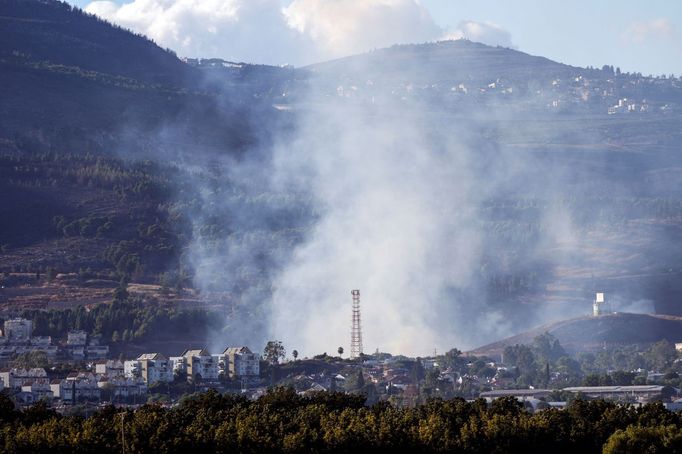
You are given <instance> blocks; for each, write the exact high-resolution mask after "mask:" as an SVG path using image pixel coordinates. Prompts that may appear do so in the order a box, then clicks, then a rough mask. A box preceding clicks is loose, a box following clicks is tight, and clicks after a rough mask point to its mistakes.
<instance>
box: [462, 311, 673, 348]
mask: <svg viewBox="0 0 682 454" xmlns="http://www.w3.org/2000/svg"><path fill="white" fill-rule="evenodd" d="M543 333H549V334H551V335H553V336H554V337H556V338H557V339H558V340H559V342H561V345H562V346H563V347H564V348H565V349H566V350H567V351H568V352H571V353H575V352H583V351H596V350H601V349H604V348H605V347H607V346H608V347H613V346H619V345H628V344H641V345H646V344H652V343H655V342H658V341H661V340H667V341H668V342H672V343H676V342H682V334H681V333H682V317H676V316H670V315H660V314H628V313H613V314H605V315H601V316H599V317H578V318H573V319H569V320H562V321H559V322H553V323H548V324H545V325H542V326H539V327H537V328H534V329H531V330H529V331H525V332H523V333H521V334H517V335H515V336H512V337H508V338H506V339H502V340H500V341H497V342H493V343H492V344H488V345H484V346H481V347H478V348H476V349H474V350H471V351H470V352H469V353H470V354H472V355H488V356H499V355H500V354H502V352H503V351H504V349H505V348H506V347H507V346H511V345H516V344H525V345H531V344H532V343H533V339H535V337H536V336H539V335H541V334H543Z"/></svg>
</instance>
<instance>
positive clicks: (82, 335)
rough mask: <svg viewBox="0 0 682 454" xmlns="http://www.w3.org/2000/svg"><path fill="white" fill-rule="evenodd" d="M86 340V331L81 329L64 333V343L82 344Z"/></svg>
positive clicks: (84, 343)
mask: <svg viewBox="0 0 682 454" xmlns="http://www.w3.org/2000/svg"><path fill="white" fill-rule="evenodd" d="M87 341H88V333H86V332H85V331H83V330H71V331H69V332H68V333H67V334H66V345H80V346H84V345H86V344H87Z"/></svg>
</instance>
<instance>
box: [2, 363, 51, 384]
mask: <svg viewBox="0 0 682 454" xmlns="http://www.w3.org/2000/svg"><path fill="white" fill-rule="evenodd" d="M0 379H1V380H2V383H3V386H4V387H5V388H11V389H18V388H21V387H22V386H24V385H27V384H30V383H49V380H48V378H47V372H45V369H43V368H40V367H36V368H33V369H22V368H13V369H5V370H3V371H0Z"/></svg>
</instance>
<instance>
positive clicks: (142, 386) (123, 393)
mask: <svg viewBox="0 0 682 454" xmlns="http://www.w3.org/2000/svg"><path fill="white" fill-rule="evenodd" d="M97 387H98V388H99V389H100V390H101V392H102V393H103V394H105V395H106V394H107V393H108V395H107V396H106V398H108V399H110V400H117V399H128V398H131V397H133V398H135V397H143V396H146V394H147V383H146V382H145V381H144V380H143V379H142V378H141V377H123V376H118V377H112V378H109V377H100V379H99V380H98V381H97ZM103 397H104V396H103Z"/></svg>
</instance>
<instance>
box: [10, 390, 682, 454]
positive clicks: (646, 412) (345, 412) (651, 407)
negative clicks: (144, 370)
mask: <svg viewBox="0 0 682 454" xmlns="http://www.w3.org/2000/svg"><path fill="white" fill-rule="evenodd" d="M0 446H2V450H3V451H4V452H9V453H19V452H31V453H37V452H51V453H59V452H69V453H80V452H83V453H85V452H100V453H103V452H122V451H123V450H125V452H159V453H172V452H187V451H190V450H197V451H201V452H219V453H223V452H352V451H356V452H357V451H358V450H365V449H371V450H375V451H394V450H403V449H405V450H409V451H413V452H446V451H458V452H472V453H477V452H485V453H494V452H585V453H588V452H606V453H618V452H679V451H680V450H682V418H681V417H680V414H677V413H672V412H670V411H667V410H666V409H665V408H664V407H663V406H662V405H661V404H660V403H656V404H648V405H644V406H642V407H639V408H635V407H633V406H623V405H618V404H615V403H609V402H605V401H592V402H587V401H582V400H575V401H574V402H573V403H572V404H571V405H569V406H568V407H567V409H565V410H557V409H551V408H550V409H546V410H542V411H538V412H536V413H530V412H528V411H526V410H525V409H524V408H523V406H522V404H521V403H519V402H518V401H517V400H515V399H514V398H502V399H498V400H495V401H493V402H492V403H491V404H488V403H486V402H485V401H484V400H482V399H478V400H475V401H471V402H467V401H465V400H463V399H459V398H456V399H452V400H439V399H435V400H430V401H429V402H427V403H425V404H423V405H419V406H417V407H414V408H396V407H393V406H391V405H390V404H387V403H385V402H381V403H378V404H375V405H373V406H371V407H368V406H366V405H365V402H364V398H363V397H362V396H359V395H348V394H341V393H328V392H322V393H316V394H312V395H309V396H301V395H299V394H297V393H296V392H294V391H293V390H292V389H288V388H276V389H271V390H270V391H268V393H267V394H265V395H264V396H262V397H261V398H259V399H258V400H255V401H250V400H248V399H246V398H244V397H243V396H239V395H230V394H225V395H221V394H218V393H216V392H215V391H210V392H208V393H203V394H195V395H191V396H188V397H187V398H185V399H184V400H183V401H182V402H181V403H180V404H179V405H177V406H175V407H173V408H170V409H167V408H163V407H161V406H159V405H154V404H147V405H144V406H141V407H140V408H138V409H137V410H122V409H117V408H114V407H111V406H110V407H106V408H104V409H102V410H100V411H98V412H96V413H95V414H94V415H91V416H90V417H88V418H84V417H82V416H80V415H67V416H61V415H59V414H57V413H56V412H55V411H54V410H51V409H49V408H47V407H46V406H45V405H43V404H38V405H36V406H34V407H31V408H28V409H26V410H23V411H17V410H15V409H14V406H13V404H12V402H11V401H10V400H9V399H8V398H7V397H6V396H4V395H2V396H0Z"/></svg>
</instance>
